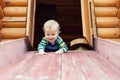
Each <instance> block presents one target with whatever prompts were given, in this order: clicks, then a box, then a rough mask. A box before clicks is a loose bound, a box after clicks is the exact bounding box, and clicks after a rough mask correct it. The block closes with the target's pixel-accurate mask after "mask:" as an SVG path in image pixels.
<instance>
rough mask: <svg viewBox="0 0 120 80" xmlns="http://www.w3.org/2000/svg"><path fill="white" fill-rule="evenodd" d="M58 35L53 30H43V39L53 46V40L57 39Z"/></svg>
mask: <svg viewBox="0 0 120 80" xmlns="http://www.w3.org/2000/svg"><path fill="white" fill-rule="evenodd" d="M58 35H59V33H58V31H57V30H55V29H45V37H46V39H47V41H48V42H50V43H52V44H54V42H55V40H56V39H57V37H58Z"/></svg>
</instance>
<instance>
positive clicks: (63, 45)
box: [55, 37, 68, 54]
mask: <svg viewBox="0 0 120 80" xmlns="http://www.w3.org/2000/svg"><path fill="white" fill-rule="evenodd" d="M58 43H59V47H60V49H59V50H58V51H56V52H55V53H56V54H61V53H66V52H67V51H68V47H67V45H66V43H65V42H64V41H63V39H62V38H61V37H59V38H58Z"/></svg>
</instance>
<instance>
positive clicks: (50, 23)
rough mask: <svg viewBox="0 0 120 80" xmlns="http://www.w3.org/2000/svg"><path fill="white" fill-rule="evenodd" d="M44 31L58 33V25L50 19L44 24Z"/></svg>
mask: <svg viewBox="0 0 120 80" xmlns="http://www.w3.org/2000/svg"><path fill="white" fill-rule="evenodd" d="M45 29H56V30H57V31H58V32H59V33H60V26H59V23H58V22H57V21H55V20H52V19H51V20H48V21H47V22H45V23H44V26H43V30H44V31H45Z"/></svg>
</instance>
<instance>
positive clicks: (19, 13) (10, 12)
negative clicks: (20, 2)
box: [3, 7, 27, 17]
mask: <svg viewBox="0 0 120 80" xmlns="http://www.w3.org/2000/svg"><path fill="white" fill-rule="evenodd" d="M3 11H4V15H5V16H12V17H25V16H26V15H27V7H5V8H4V9H3Z"/></svg>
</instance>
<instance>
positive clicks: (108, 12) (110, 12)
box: [95, 7, 118, 17]
mask: <svg viewBox="0 0 120 80" xmlns="http://www.w3.org/2000/svg"><path fill="white" fill-rule="evenodd" d="M117 12H118V9H117V8H116V7H95V16H96V17H116V15H117Z"/></svg>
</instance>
